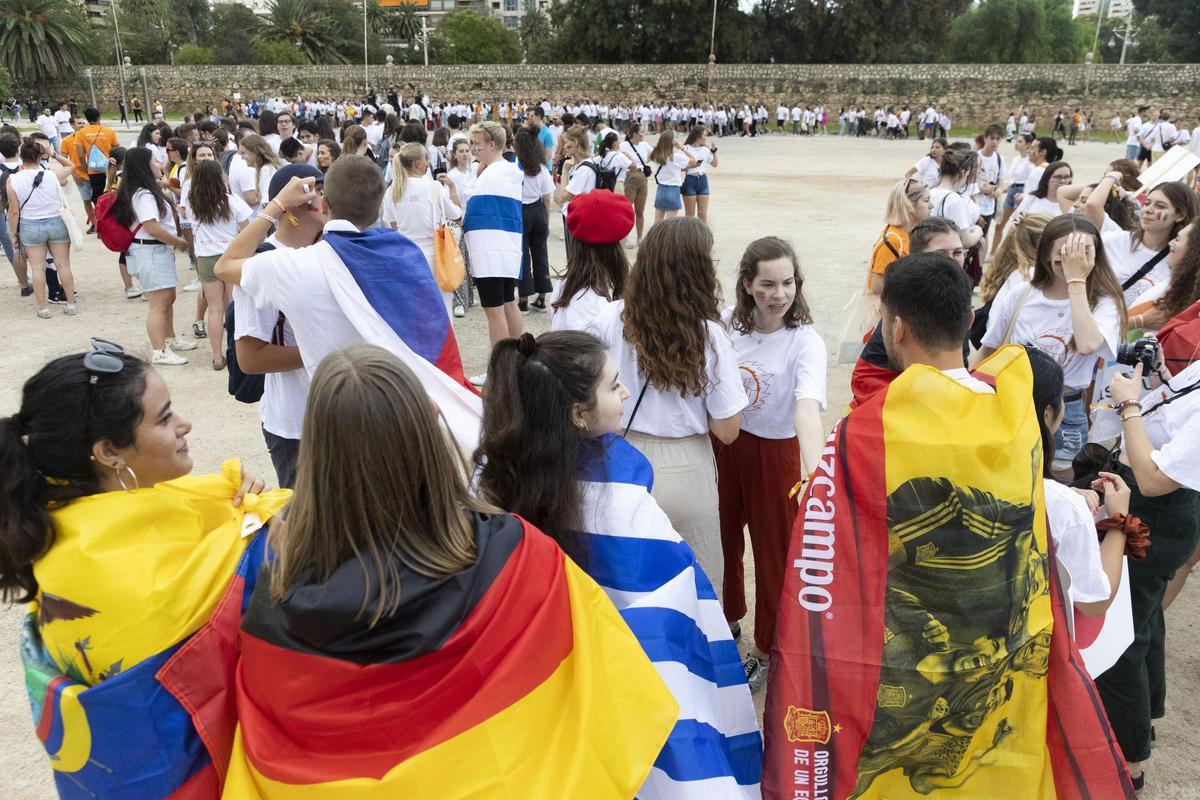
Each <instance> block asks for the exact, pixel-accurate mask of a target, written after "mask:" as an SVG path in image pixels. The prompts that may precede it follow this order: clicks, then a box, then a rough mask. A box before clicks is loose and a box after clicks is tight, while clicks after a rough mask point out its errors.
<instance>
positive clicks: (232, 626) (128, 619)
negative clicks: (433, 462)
mask: <svg viewBox="0 0 1200 800" xmlns="http://www.w3.org/2000/svg"><path fill="white" fill-rule="evenodd" d="M240 483H241V476H240V470H239V468H238V466H237V462H236V461H231V462H227V463H226V464H225V468H224V470H223V473H222V474H221V475H201V476H191V477H187V478H180V479H178V480H175V481H168V482H165V483H160V484H158V485H156V486H154V487H153V488H148V489H140V490H137V491H134V492H106V493H103V494H98V495H92V496H89V497H84V498H80V499H78V500H75V501H73V502H72V503H70V504H68V505H67V506H65V507H63V508H61V509H58V510H56V511H54V512H53V517H54V521H55V526H56V529H57V532H58V538H57V540H56V542H55V545H54V547H52V548H51V549H50V551H49V552H48V553H47V554H46V555H45V556H43V557H42V559H40V560H39V562H38V563H37V565H36V566H35V573H36V576H37V579H38V582H39V588H40V592H39V595H38V599H37V601H35V602H34V603H32V604H31V605H30V612H29V614H28V615H27V617H26V620H25V624H24V626H23V628H22V637H21V656H22V661H23V663H24V668H25V683H26V688H27V689H28V692H29V699H30V703H31V704H32V707H33V718H34V725H35V728H36V730H37V735H38V738H39V739H41V741H42V743H43V745H44V746H45V748H46V752H47V753H49V755H50V764H51V767H52V768H53V769H54V778H55V784H56V788H57V790H58V794H59V796H60V797H62V798H64V800H97V798H99V799H100V800H106V799H108V800H166V799H167V798H170V800H200V798H205V800H207V799H208V798H215V797H217V796H218V795H219V791H220V782H221V778H222V776H223V775H224V770H225V766H226V764H227V763H228V758H229V752H230V749H231V747H232V744H233V732H234V705H233V697H232V694H231V692H230V686H231V685H232V680H233V675H234V667H235V665H236V657H237V654H236V645H237V632H238V626H239V624H240V622H241V616H242V611H243V609H244V608H245V603H246V602H248V601H249V598H250V592H251V590H252V589H253V587H254V580H255V577H256V576H257V574H258V568H259V567H260V565H261V564H262V563H263V561H264V559H265V556H266V540H267V537H266V535H265V533H264V531H265V528H264V526H263V523H264V522H266V520H268V519H269V518H270V517H271V516H272V515H274V513H275V512H277V511H278V510H279V509H280V508H281V507H282V506H283V504H284V503H285V502H286V501H287V499H288V498H289V497H290V496H291V492H290V491H287V490H276V491H272V492H267V493H264V494H263V495H261V496H255V495H249V496H247V498H246V501H245V502H244V503H243V505H242V506H241V507H239V508H236V509H235V508H234V507H233V505H232V503H231V499H232V497H233V494H234V492H235V491H236V490H237V488H238V486H239V485H240Z"/></svg>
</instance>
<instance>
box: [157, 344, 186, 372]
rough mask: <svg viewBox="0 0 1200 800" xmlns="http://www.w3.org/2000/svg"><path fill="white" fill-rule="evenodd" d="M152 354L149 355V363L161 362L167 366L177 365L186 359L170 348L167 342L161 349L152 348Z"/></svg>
mask: <svg viewBox="0 0 1200 800" xmlns="http://www.w3.org/2000/svg"><path fill="white" fill-rule="evenodd" d="M151 353H153V355H152V356H151V357H150V363H151V364H162V365H165V366H169V367H178V366H180V365H181V364H186V363H187V359H186V358H184V357H183V356H181V355H179V354H178V353H175V352H173V351H172V350H171V343H170V342H167V346H166V347H165V348H164V349H162V350H152V351H151Z"/></svg>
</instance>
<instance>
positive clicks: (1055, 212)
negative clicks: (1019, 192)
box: [1016, 194, 1063, 217]
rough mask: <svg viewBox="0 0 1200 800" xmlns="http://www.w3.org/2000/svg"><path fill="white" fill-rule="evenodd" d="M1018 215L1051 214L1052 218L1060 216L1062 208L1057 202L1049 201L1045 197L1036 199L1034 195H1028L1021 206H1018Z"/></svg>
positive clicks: (1022, 199) (1022, 200)
mask: <svg viewBox="0 0 1200 800" xmlns="http://www.w3.org/2000/svg"><path fill="white" fill-rule="evenodd" d="M1016 213H1017V214H1020V215H1022V216H1025V215H1028V214H1049V215H1050V216H1052V217H1057V216H1060V215H1061V214H1062V213H1063V212H1062V206H1060V205H1059V204H1058V201H1056V200H1049V199H1047V198H1045V197H1034V196H1033V195H1032V194H1026V195H1025V196H1024V197H1023V198H1021V204H1020V205H1019V206H1017V210H1016Z"/></svg>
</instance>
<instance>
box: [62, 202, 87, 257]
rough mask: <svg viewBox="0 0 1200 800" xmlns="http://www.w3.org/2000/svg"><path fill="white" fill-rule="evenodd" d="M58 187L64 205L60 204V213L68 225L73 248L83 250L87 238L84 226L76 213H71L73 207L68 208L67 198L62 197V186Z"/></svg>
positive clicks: (64, 223)
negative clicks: (76, 216)
mask: <svg viewBox="0 0 1200 800" xmlns="http://www.w3.org/2000/svg"><path fill="white" fill-rule="evenodd" d="M58 188H59V192H58V193H59V195H60V197H61V199H62V205H61V206H59V209H58V213H59V215H60V216H61V217H62V221H63V225H66V226H67V235H68V236H70V237H71V249H72V250H77V251H78V250H82V249H83V240H84V238H85V237H84V233H83V227H82V226H81V225H80V224H79V220H77V219H75V215H74V214H72V213H71V209H69V208H67V198H66V197H62V187H61V186H60V187H58Z"/></svg>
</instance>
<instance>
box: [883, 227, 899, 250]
mask: <svg viewBox="0 0 1200 800" xmlns="http://www.w3.org/2000/svg"><path fill="white" fill-rule="evenodd" d="M890 228H891V226H890V225H888V226H886V227H885V228H884V229H883V246H884V247H886V248H887V249H888V250H891V251H892V255H894V256H895V257H896V258H900V257H901V256H900V252H899V251H898V250H897V249H896V248H894V247H892V243H891V242H889V241H888V230H889V229H890Z"/></svg>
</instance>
